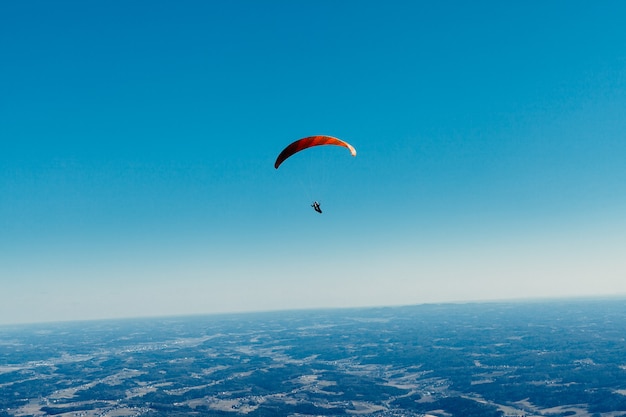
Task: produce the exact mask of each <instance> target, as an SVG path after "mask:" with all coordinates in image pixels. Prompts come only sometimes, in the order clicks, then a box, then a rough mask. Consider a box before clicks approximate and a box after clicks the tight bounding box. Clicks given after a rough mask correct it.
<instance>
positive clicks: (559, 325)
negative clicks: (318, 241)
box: [0, 299, 626, 417]
mask: <svg viewBox="0 0 626 417" xmlns="http://www.w3.org/2000/svg"><path fill="white" fill-rule="evenodd" d="M625 337H626V301H624V300H617V299H612V300H611V299H609V300H600V299H597V300H568V301H564V300H559V301H548V300H546V301H541V302H538V301H537V302H507V303H498V302H491V303H465V304H425V305H415V306H405V307H388V308H362V309H361V308H359V309H328V310H303V311H282V312H266V313H254V314H253V313H246V314H230V315H210V316H190V317H167V318H149V319H148V318H144V319H128V320H102V321H83V322H61V323H42V324H31V325H13V326H3V327H0V410H1V411H0V416H3V417H4V416H50V415H55V416H68V417H69V416H119V417H121V416H152V417H153V416H176V415H178V416H182V415H186V416H232V417H239V416H250V417H252V416H270V415H272V416H346V415H357V416H359V415H360V416H370V415H371V416H380V417H384V416H440V417H448V416H594V417H598V416H602V417H617V416H626V339H625Z"/></svg>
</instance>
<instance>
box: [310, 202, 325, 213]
mask: <svg viewBox="0 0 626 417" xmlns="http://www.w3.org/2000/svg"><path fill="white" fill-rule="evenodd" d="M311 207H313V209H315V211H317V212H318V213H320V214H322V209H321V208H320V203H318V202H317V201H314V202H313V204H311Z"/></svg>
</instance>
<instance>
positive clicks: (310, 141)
mask: <svg viewBox="0 0 626 417" xmlns="http://www.w3.org/2000/svg"><path fill="white" fill-rule="evenodd" d="M320 145H336V146H343V147H344V148H347V149H348V150H349V151H350V153H351V154H352V156H356V149H354V147H353V146H352V145H350V144H349V143H348V142H345V141H343V140H341V139H337V138H334V137H332V136H309V137H306V138H302V139H298V140H297V141H295V142H293V143H291V144H289V145H288V146H287V147H286V148H285V149H283V150H282V152H281V153H280V154H279V155H278V158H276V162H274V168H276V169H278V167H279V166H280V164H282V163H283V162H285V159H287V158H289V157H290V156H291V155H293V154H295V153H298V152H300V151H303V150H305V149H307V148H311V147H313V146H320Z"/></svg>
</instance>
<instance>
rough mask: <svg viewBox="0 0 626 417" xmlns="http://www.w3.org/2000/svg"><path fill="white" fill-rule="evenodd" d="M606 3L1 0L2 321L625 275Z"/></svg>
mask: <svg viewBox="0 0 626 417" xmlns="http://www.w3.org/2000/svg"><path fill="white" fill-rule="evenodd" d="M624 17H626V4H624V3H623V2H619V1H615V2H609V1H607V2H601V3H597V4H596V3H593V4H592V3H590V2H571V1H570V2H556V1H555V2H547V3H546V2H495V1H494V2H490V1H485V2H478V3H471V4H470V3H467V2H413V1H407V2H386V3H384V4H383V3H381V2H370V1H359V2H356V1H355V2H352V1H346V2H339V3H337V2H331V1H316V2H298V1H265V2H258V1H224V2H218V1H208V2H207V1H197V2H196V1H185V2H165V1H150V2H148V1H145V2H144V1H135V2H115V1H114V2H111V1H107V2H104V1H92V2H83V1H76V2H69V1H59V2H53V3H52V2H45V1H21V2H3V3H2V5H1V6H0V47H1V50H2V54H1V55H2V58H1V60H2V65H0V114H1V117H0V143H1V152H0V284H1V291H0V323H22V322H35V321H49V320H79V319H92V318H108V317H129V316H154V315H160V316H162V315H170V314H202V313H213V312H226V311H229V312H230V311H258V310H267V309H290V308H317V307H351V306H368V305H397V304H414V303H424V302H442V301H464V300H491V299H514V298H534V297H568V296H598V295H624V294H626V256H624V255H625V254H626V238H625V237H624V236H626V215H625V213H626V163H625V162H624V161H626V30H624V28H623V22H624ZM313 134H327V135H332V136H336V137H339V138H342V139H344V140H346V141H348V142H350V143H351V144H352V145H354V146H355V147H356V149H357V151H358V155H357V157H356V158H352V157H350V155H349V153H347V151H345V149H343V150H341V149H339V148H330V147H326V148H324V149H316V150H311V151H312V152H307V154H306V155H305V154H304V152H303V153H302V154H299V155H296V157H294V158H293V160H290V161H288V162H286V163H285V164H284V165H283V166H281V168H280V169H279V170H275V169H274V168H273V163H274V159H275V157H276V155H277V154H278V153H279V152H280V150H281V149H282V148H283V147H284V146H285V145H287V144H288V143H290V142H291V141H293V140H296V139H298V138H300V137H304V136H308V135H313ZM312 199H318V200H320V201H321V202H322V208H323V209H324V214H322V215H318V214H317V213H315V212H314V211H313V210H312V209H311V208H310V207H309V204H310V203H311V200H312Z"/></svg>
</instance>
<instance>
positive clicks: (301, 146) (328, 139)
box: [274, 135, 356, 214]
mask: <svg viewBox="0 0 626 417" xmlns="http://www.w3.org/2000/svg"><path fill="white" fill-rule="evenodd" d="M321 145H334V146H342V147H344V148H346V149H348V150H349V151H350V154H351V155H352V156H356V149H354V147H353V146H352V145H350V144H349V143H348V142H345V141H343V140H341V139H337V138H334V137H332V136H324V135H318V136H308V137H306V138H302V139H298V140H297V141H295V142H292V143H290V144H289V145H287V147H286V148H285V149H283V150H282V151H281V152H280V154H279V155H278V157H277V158H276V162H274V168H276V169H278V167H279V166H280V165H281V164H282V163H283V162H285V160H287V159H288V158H289V157H291V156H292V155H294V154H296V153H298V152H300V151H303V150H305V149H308V148H312V147H314V146H321ZM311 207H313V209H314V210H315V211H316V212H318V213H320V214H321V213H322V208H321V207H320V203H318V202H317V201H314V202H313V204H311Z"/></svg>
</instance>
